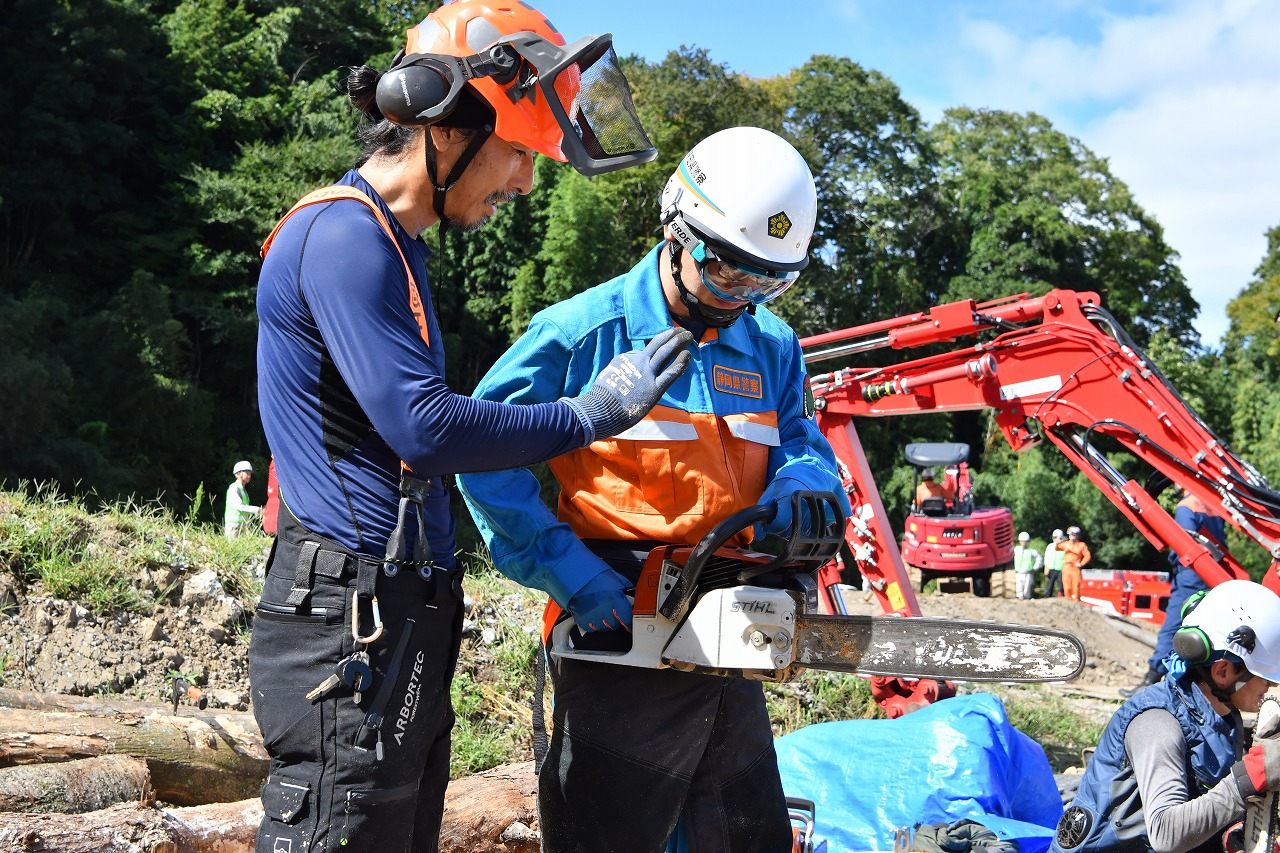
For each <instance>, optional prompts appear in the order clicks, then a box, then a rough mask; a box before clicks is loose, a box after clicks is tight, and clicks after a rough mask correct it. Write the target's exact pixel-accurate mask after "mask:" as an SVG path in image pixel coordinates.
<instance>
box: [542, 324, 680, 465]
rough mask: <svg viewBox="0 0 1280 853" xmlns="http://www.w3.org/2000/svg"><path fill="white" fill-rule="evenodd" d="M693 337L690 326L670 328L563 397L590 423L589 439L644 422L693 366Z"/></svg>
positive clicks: (620, 357)
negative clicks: (580, 390) (690, 348)
mask: <svg viewBox="0 0 1280 853" xmlns="http://www.w3.org/2000/svg"><path fill="white" fill-rule="evenodd" d="M691 343H693V335H691V334H689V332H688V330H686V329H678V328H670V329H667V330H666V331H664V332H662V333H660V334H659V335H658V336H657V337H655V338H654V339H653V340H651V341H649V345H648V346H647V347H645V348H644V350H631V351H630V352H624V353H622V354H621V355H618V356H615V357H614V359H613V361H611V362H609V364H608V365H606V366H605V368H604V370H602V371H600V375H599V376H597V377H596V380H595V383H594V384H593V385H592V386H591V388H590V389H588V391H587V393H585V394H583V395H581V396H579V397H564V398H562V399H563V401H564V402H566V403H568V404H569V405H570V406H572V407H573V408H574V410H575V411H576V412H577V413H578V418H579V419H580V420H581V421H582V423H583V425H584V426H585V427H586V428H587V433H588V434H587V442H586V443H587V444H590V443H591V442H593V441H595V440H596V439H599V438H610V437H612V436H615V435H617V434H618V433H620V432H624V431H625V430H628V429H630V428H631V427H633V426H635V425H636V424H638V423H640V421H641V420H642V419H643V418H644V416H645V415H647V414H648V413H649V410H650V409H652V408H653V407H654V406H655V405H657V403H658V401H659V400H661V399H662V395H663V394H665V393H666V391H667V388H669V387H670V386H671V383H672V382H675V381H676V379H678V378H679V377H680V374H681V373H684V370H685V368H686V367H688V366H689V361H690V359H692V358H693V356H691V355H690V354H689V352H688V346H689V344H691ZM584 446H585V445H584Z"/></svg>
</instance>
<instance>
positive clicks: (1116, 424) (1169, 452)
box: [801, 290, 1280, 616]
mask: <svg viewBox="0 0 1280 853" xmlns="http://www.w3.org/2000/svg"><path fill="white" fill-rule="evenodd" d="M983 332H994V333H995V336H994V337H993V338H991V339H990V340H988V341H985V342H982V341H977V342H974V343H971V344H968V345H963V346H960V345H957V346H956V348H955V349H952V350H951V351H949V352H942V353H938V354H934V355H927V356H923V357H921V358H917V359H914V360H909V361H904V362H902V363H899V364H894V365H892V366H888V367H869V368H857V367H844V368H841V369H838V370H835V371H832V372H829V373H823V374H819V375H816V376H813V377H812V378H811V387H812V390H813V394H814V399H815V405H816V410H817V414H816V417H817V421H818V426H819V428H820V429H821V430H822V432H823V434H824V435H826V437H827V438H828V440H830V441H831V444H832V446H833V448H834V450H835V453H836V456H837V459H838V460H839V462H840V466H841V474H842V477H843V479H844V486H845V489H846V491H848V493H849V496H850V500H851V503H852V504H853V513H852V515H851V517H850V519H849V521H848V523H847V526H846V531H845V539H846V544H847V545H848V549H849V552H850V553H851V554H852V555H853V557H854V559H855V560H856V561H857V564H858V568H859V570H860V572H861V573H862V575H863V577H864V578H866V579H867V580H868V581H869V585H870V587H871V589H872V590H873V591H874V592H875V594H876V596H877V598H878V599H879V602H880V605H881V607H882V609H883V610H884V611H885V612H886V613H899V614H902V615H907V616H913V615H919V613H920V610H919V606H918V603H917V601H916V598H915V595H914V593H913V592H912V589H911V584H910V583H909V581H908V580H907V575H906V572H905V569H904V567H903V563H902V558H901V555H900V553H899V551H898V546H897V542H896V540H895V537H894V534H893V531H892V530H891V529H890V528H889V527H888V523H887V521H886V518H885V514H884V508H883V506H882V504H881V501H880V496H879V493H878V491H877V489H876V486H875V483H874V481H873V480H872V479H871V475H870V469H869V466H868V465H867V462H866V458H865V456H864V454H863V452H862V447H861V443H860V442H859V441H858V438H857V433H856V431H855V429H854V426H853V418H854V417H855V416H858V417H891V416H896V415H906V414H917V413H924V412H947V411H963V410H976V409H991V410H993V411H994V412H995V420H996V423H997V425H998V426H999V428H1000V430H1001V432H1002V433H1003V435H1004V437H1005V439H1006V440H1007V441H1008V442H1009V445H1010V446H1011V447H1012V448H1013V449H1014V450H1015V451H1021V450H1025V449H1027V448H1028V447H1031V446H1033V445H1035V444H1036V443H1038V442H1039V441H1041V440H1043V439H1048V440H1049V441H1050V442H1051V443H1052V444H1053V445H1055V446H1056V447H1057V448H1058V449H1059V450H1060V451H1061V452H1062V453H1063V454H1064V455H1065V456H1066V457H1067V458H1068V459H1070V460H1071V461H1072V462H1073V463H1074V464H1075V465H1076V466H1077V467H1078V468H1079V469H1080V470H1081V471H1083V472H1084V473H1085V475H1086V476H1087V477H1089V479H1090V480H1091V481H1092V482H1093V483H1094V484H1095V485H1096V486H1097V487H1098V488H1099V489H1100V490H1101V491H1102V492H1103V494H1105V495H1106V496H1107V497H1108V498H1110V500H1111V501H1112V503H1114V504H1115V505H1116V506H1117V507H1118V508H1119V509H1120V511H1121V512H1122V513H1124V515H1125V516H1126V517H1127V518H1128V519H1129V520H1130V521H1131V522H1132V523H1133V525H1134V526H1135V527H1136V528H1137V529H1138V530H1139V531H1141V532H1142V534H1143V535H1144V536H1145V537H1146V538H1147V540H1148V541H1149V542H1151V544H1152V545H1154V546H1155V547H1156V548H1159V549H1162V550H1163V549H1165V548H1171V549H1172V550H1173V551H1174V552H1175V553H1177V554H1178V557H1179V559H1180V560H1181V561H1182V562H1183V563H1184V564H1186V565H1189V566H1191V567H1192V568H1193V569H1194V570H1195V571H1196V573H1197V574H1199V575H1200V576H1201V577H1202V578H1204V579H1205V581H1206V582H1207V583H1208V584H1209V585H1210V586H1213V585H1216V584H1219V583H1221V582H1223V581H1225V580H1228V579H1231V578H1246V577H1248V575H1247V573H1246V572H1245V570H1244V568H1243V567H1242V566H1241V565H1240V564H1239V562H1238V561H1236V559H1235V558H1234V557H1232V556H1231V555H1230V554H1229V553H1227V552H1225V551H1223V550H1221V549H1220V548H1219V547H1218V546H1217V545H1216V544H1215V543H1213V542H1211V541H1209V540H1206V539H1203V538H1201V537H1198V536H1196V535H1195V534H1192V533H1190V532H1188V531H1186V530H1184V529H1183V528H1182V527H1180V526H1179V525H1178V524H1177V523H1176V522H1175V521H1174V519H1173V517H1172V515H1170V513H1169V512H1168V511H1167V510H1165V509H1164V508H1163V507H1161V506H1160V504H1159V503H1158V502H1157V500H1156V496H1157V495H1159V493H1160V492H1161V491H1162V490H1163V489H1164V488H1166V487H1167V486H1168V485H1169V484H1170V483H1174V484H1177V485H1179V486H1182V487H1183V488H1185V489H1186V490H1187V491H1188V492H1189V493H1191V494H1193V495H1195V496H1196V497H1198V498H1199V499H1200V500H1201V501H1203V502H1204V503H1205V505H1206V506H1208V507H1210V508H1212V509H1214V511H1215V512H1217V513H1218V514H1219V515H1221V516H1222V517H1223V518H1224V519H1226V520H1227V521H1228V523H1230V524H1231V525H1233V526H1234V527H1235V528H1236V529H1237V530H1239V531H1240V532H1241V533H1243V534H1244V535H1245V536H1247V537H1249V538H1250V539H1252V540H1253V541H1255V542H1257V543H1258V544H1259V545H1260V546H1262V547H1263V548H1264V549H1265V550H1266V551H1267V553H1268V554H1270V556H1271V558H1272V567H1271V569H1270V570H1268V572H1267V574H1266V578H1265V580H1264V583H1265V584H1266V585H1267V586H1269V587H1270V588H1272V589H1275V590H1276V591H1277V592H1280V574H1277V561H1278V560H1280V493H1277V492H1276V491H1274V490H1273V489H1271V487H1270V486H1269V485H1268V484H1267V481H1266V479H1265V478H1264V477H1263V476H1262V475H1261V474H1260V473H1259V472H1258V471H1257V470H1256V469H1255V468H1254V467H1253V466H1251V465H1250V464H1249V463H1247V462H1245V461H1244V460H1243V459H1241V458H1240V457H1239V456H1237V455H1236V454H1235V453H1234V452H1233V451H1232V450H1231V449H1230V448H1229V447H1228V446H1227V445H1226V444H1225V443H1224V442H1223V441H1222V440H1221V439H1220V438H1219V437H1218V436H1217V435H1215V434H1214V432H1213V430H1212V429H1210V428H1209V426H1208V425H1207V424H1205V422H1204V421H1203V420H1201V418H1200V417H1199V416H1198V415H1197V414H1196V413H1195V412H1194V411H1193V410H1192V408H1191V407H1190V406H1189V405H1188V404H1187V402H1186V401H1185V400H1183V399H1182V397H1181V396H1179V394H1178V392H1177V390H1176V389H1175V388H1174V387H1173V386H1172V385H1171V384H1170V383H1169V381H1168V380H1167V379H1166V378H1165V376H1164V375H1163V374H1162V373H1161V372H1160V370H1159V368H1158V367H1156V365H1155V364H1154V363H1152V362H1151V361H1150V360H1149V359H1148V358H1147V357H1146V356H1145V355H1144V354H1143V352H1142V351H1141V350H1140V349H1139V348H1138V346H1137V345H1136V344H1135V343H1134V342H1133V341H1132V339H1130V337H1129V336H1128V334H1127V333H1126V332H1125V331H1124V330H1123V329H1122V328H1121V327H1120V326H1119V324H1118V323H1117V322H1116V321H1115V319H1114V318H1113V317H1112V316H1111V315H1110V314H1109V313H1108V312H1107V311H1106V310H1104V309H1103V308H1102V305H1101V300H1100V299H1099V297H1098V295H1097V294H1095V293H1088V292H1077V291H1070V290H1054V291H1051V292H1049V293H1047V294H1046V295H1044V296H1041V297H1031V296H1029V295H1027V294H1021V295H1018V296H1012V297H1008V298H1006V299H1001V300H996V301H993V302H987V303H981V304H979V303H975V302H974V301H973V300H962V301H959V302H952V303H949V304H946V305H940V306H937V307H935V308H933V309H931V310H930V311H927V312H920V313H916V314H911V315H908V316H905V317H899V318H895V319H891V320H884V321H880V322H876V323H870V324H867V325H864V326H859V327H856V328H852V329H846V330H843V331H838V332H830V333H826V334H821V335H815V336H812V337H808V338H805V339H803V340H802V341H801V345H802V346H803V347H804V350H805V360H806V362H807V363H809V364H814V363H818V362H822V361H829V360H833V359H837V358H845V359H848V358H849V357H851V356H854V355H856V354H858V353H863V352H868V351H871V350H876V349H883V348H890V349H912V348H917V347H925V346H935V345H942V344H957V342H958V341H959V340H960V339H963V338H976V337H977V336H978V335H979V333H983ZM1104 438H1105V439H1109V441H1101V440H1102V439H1104ZM1104 448H1105V452H1104ZM1119 452H1124V453H1127V454H1128V455H1130V456H1132V457H1134V458H1136V459H1138V460H1140V461H1141V462H1142V463H1143V465H1142V466H1140V467H1142V468H1143V469H1144V471H1145V472H1146V475H1145V477H1144V482H1143V483H1139V482H1137V481H1136V480H1135V479H1133V478H1132V477H1130V476H1127V475H1126V474H1125V473H1122V471H1121V470H1120V468H1119V467H1117V464H1118V463H1115V462H1113V461H1112V459H1113V458H1114V455H1115V454H1117V453H1119ZM1120 467H1126V468H1131V467H1133V466H1123V465H1122V466H1120ZM841 568H843V567H842V566H839V565H835V564H828V565H827V566H826V567H824V568H823V570H822V572H821V573H820V574H819V585H820V587H821V588H822V589H823V591H824V593H825V595H824V601H825V602H826V604H827V606H829V607H831V608H832V609H833V610H839V597H838V596H833V595H831V594H830V590H831V588H832V584H834V583H835V582H836V581H837V580H838V578H839V571H840V569H841Z"/></svg>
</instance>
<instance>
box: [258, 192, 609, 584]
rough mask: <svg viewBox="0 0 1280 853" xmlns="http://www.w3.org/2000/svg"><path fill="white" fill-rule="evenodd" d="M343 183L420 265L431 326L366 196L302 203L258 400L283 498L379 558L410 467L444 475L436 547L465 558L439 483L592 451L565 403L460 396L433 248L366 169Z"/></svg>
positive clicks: (270, 296)
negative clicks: (448, 366) (452, 382)
mask: <svg viewBox="0 0 1280 853" xmlns="http://www.w3.org/2000/svg"><path fill="white" fill-rule="evenodd" d="M338 183H340V184H346V185H349V186H354V187H356V188H358V189H360V190H362V191H363V192H364V193H366V194H367V195H368V196H369V197H370V198H372V199H373V201H374V203H375V204H377V205H378V206H379V207H380V208H381V209H382V212H383V214H384V215H385V216H386V217H387V219H388V221H389V222H390V223H391V225H392V229H393V231H394V233H395V237H396V242H397V243H398V244H399V246H400V250H401V251H402V252H403V253H404V257H405V259H406V260H407V261H408V263H409V265H410V267H411V268H412V270H413V275H414V278H415V280H416V282H417V286H418V291H419V294H420V297H421V300H422V303H423V306H424V308H425V312H426V317H427V328H428V338H429V340H430V344H429V345H428V344H426V343H424V341H423V336H422V333H421V331H420V330H419V327H418V325H417V322H416V321H415V319H414V316H413V313H412V310H411V308H410V305H409V297H408V293H409V291H408V287H409V285H408V279H407V276H406V274H405V269H404V263H403V262H402V261H401V258H400V254H399V253H397V252H396V248H395V246H393V245H392V244H391V241H390V240H389V239H388V237H387V233H386V231H384V230H383V228H382V226H381V225H379V224H378V221H377V219H376V218H375V217H374V215H373V212H372V211H371V210H369V209H368V207H367V206H365V205H364V204H362V203H360V202H359V201H353V200H336V201H329V202H324V203H319V204H313V205H310V206H308V207H304V208H301V209H300V210H298V211H297V212H296V213H294V214H293V215H292V216H291V217H289V219H288V221H287V222H286V223H285V224H284V225H283V226H282V227H281V229H280V231H279V233H278V234H277V235H276V238H275V241H274V243H273V244H272V246H271V249H270V251H269V253H268V254H267V257H266V259H265V260H264V262H263V267H262V274H261V276H260V278H259V283H258V319H259V324H260V325H259V331H258V399H259V406H260V409H261V414H262V424H263V428H264V430H265V431H266V436H267V441H268V443H269V444H270V446H271V451H272V454H273V455H274V457H275V461H276V472H277V477H278V480H279V483H280V494H281V497H282V500H283V501H284V503H285V505H286V506H287V507H288V508H289V510H290V511H291V512H292V513H293V514H294V516H295V517H297V518H298V520H299V521H301V522H302V523H303V524H304V525H306V526H307V527H308V528H309V529H310V530H312V531H314V532H316V533H318V534H320V535H322V536H326V537H329V538H330V539H333V540H335V541H337V542H340V543H341V544H343V545H346V546H347V547H349V548H352V549H354V550H356V551H359V552H361V553H365V554H368V555H371V556H375V557H381V556H382V554H383V552H384V550H385V547H386V541H387V538H388V536H389V535H390V533H391V530H392V528H393V527H394V526H395V522H396V509H397V505H398V501H399V481H400V461H401V460H404V461H405V462H406V463H407V464H408V465H409V467H410V468H412V469H413V471H414V473H415V474H416V475H418V476H420V477H424V478H425V477H433V478H436V482H434V483H433V487H432V489H431V494H432V496H433V497H432V499H431V500H430V501H429V504H430V505H429V507H428V511H427V513H426V515H427V532H428V540H429V542H430V545H431V549H432V552H433V554H434V555H435V557H436V559H437V561H438V562H440V563H441V564H443V565H450V564H452V562H453V552H454V541H453V530H454V527H453V519H452V517H451V516H450V514H449V503H448V496H447V494H446V493H445V490H444V489H443V487H442V486H441V485H440V483H439V481H438V475H442V474H454V473H458V472H463V471H491V470H496V469H501V468H508V467H517V466H525V465H529V464H532V463H534V462H537V461H540V460H543V459H548V458H551V457H553V456H558V455H560V454H561V453H564V452H566V451H569V450H573V449H575V448H578V447H581V446H582V445H583V443H584V442H585V441H586V437H587V436H586V430H585V428H584V426H583V425H582V423H581V422H580V420H579V419H578V417H577V415H576V414H575V412H574V410H573V409H572V408H571V407H570V406H568V405H566V404H564V403H559V402H556V403H547V404H539V405H527V406H524V405H506V404H501V403H494V402H488V401H484V400H474V399H472V398H470V397H467V396H462V395H459V394H455V393H453V392H452V391H451V390H450V389H449V388H448V386H446V385H445V380H444V373H445V371H444V346H443V341H442V339H441V334H440V329H439V327H438V326H437V324H436V319H435V316H434V312H433V311H432V308H431V294H430V289H429V288H428V286H427V270H426V258H427V257H428V255H429V252H428V251H427V249H426V247H425V246H423V245H422V244H421V243H420V242H418V241H417V240H415V239H413V238H412V237H411V236H410V235H409V234H408V233H407V232H406V231H405V230H404V229H403V228H402V227H401V226H400V224H399V223H398V222H397V221H396V219H395V217H394V216H393V215H392V214H391V211H390V209H388V208H387V206H386V204H385V203H384V202H383V201H382V199H381V198H380V197H379V196H378V194H377V192H375V191H374V189H373V187H371V186H370V185H369V184H368V183H366V182H365V181H364V179H363V178H362V177H361V176H360V175H359V173H358V172H356V171H354V170H353V171H351V172H348V173H347V174H346V175H345V176H344V177H343V178H342V180H341V181H339V182H338Z"/></svg>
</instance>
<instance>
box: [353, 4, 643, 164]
mask: <svg viewBox="0 0 1280 853" xmlns="http://www.w3.org/2000/svg"><path fill="white" fill-rule="evenodd" d="M467 86H469V87H471V91H472V92H473V93H474V94H476V95H478V96H479V97H480V98H481V99H482V100H483V101H484V102H485V103H486V104H487V105H488V106H489V108H490V109H492V110H493V113H494V126H493V133H494V134H495V135H496V136H498V137H499V138H500V139H503V140H506V141H507V142H514V143H517V144H520V145H526V146H528V147H529V148H532V149H533V150H534V151H537V152H539V153H541V154H544V155H546V156H547V157H551V158H553V159H556V160H560V161H562V162H565V161H567V162H569V163H571V164H573V166H574V168H576V169H577V170H578V171H579V172H582V173H583V174H585V175H594V174H599V173H601V172H607V171H612V170H614V169H620V168H624V167H626V166H630V165H635V164H638V163H646V162H648V161H650V160H652V159H653V158H654V157H656V156H657V153H658V152H657V149H656V148H654V147H653V144H652V143H651V142H650V141H649V139H648V137H647V136H646V135H645V132H644V129H643V128H642V127H641V125H640V120H639V119H638V118H637V117H636V114H635V108H634V106H633V104H632V102H631V90H630V88H629V87H628V86H627V79H626V76H625V75H623V73H622V71H621V69H620V68H619V67H618V64H617V56H616V54H615V53H614V51H613V38H612V36H610V35H608V34H606V35H603V36H587V37H586V38H582V39H579V40H578V41H575V42H573V43H572V44H568V45H566V44H565V40H564V37H563V36H561V35H560V33H559V31H558V30H556V28H555V27H554V26H552V25H551V22H550V21H548V20H547V19H546V17H545V16H544V15H543V14H542V13H541V12H539V11H537V10H536V9H533V8H532V7H530V6H527V5H525V4H524V3H522V2H518V0H456V1H455V2H452V3H446V4H445V5H443V6H441V7H440V8H439V9H437V10H436V11H435V12H432V13H431V14H430V15H428V16H427V17H426V18H425V19H424V20H423V21H422V23H420V24H418V25H417V26H416V27H413V28H412V29H410V30H409V32H408V35H407V37H406V39H405V47H404V52H403V54H401V55H400V56H398V57H397V59H396V62H395V65H394V67H393V68H392V69H391V70H390V71H388V72H387V73H386V74H385V75H383V79H382V80H380V81H379V85H378V106H379V108H380V109H381V110H382V112H383V114H384V115H385V116H386V117H387V118H389V119H391V120H392V121H393V122H396V123H397V124H411V125H421V124H435V123H438V122H440V121H442V120H444V118H445V117H446V116H447V115H448V113H449V112H450V111H451V110H453V108H454V107H455V106H456V104H457V102H458V97H459V95H460V94H461V92H462V90H463V89H464V88H465V87H467Z"/></svg>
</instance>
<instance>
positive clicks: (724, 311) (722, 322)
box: [667, 242, 754, 329]
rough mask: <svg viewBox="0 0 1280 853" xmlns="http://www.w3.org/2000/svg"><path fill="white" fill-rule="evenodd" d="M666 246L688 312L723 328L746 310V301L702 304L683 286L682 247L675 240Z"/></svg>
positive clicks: (713, 326)
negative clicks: (726, 305)
mask: <svg viewBox="0 0 1280 853" xmlns="http://www.w3.org/2000/svg"><path fill="white" fill-rule="evenodd" d="M667 247H668V250H669V253H670V255H671V277H672V278H673V279H675V282H676V289H677V290H678V291H680V301H681V302H683V303H684V304H685V306H686V307H687V308H688V309H689V313H690V314H692V315H694V317H696V318H697V319H698V320H700V321H701V322H702V324H703V325H705V326H707V327H708V328H711V329H724V328H728V327H729V326H732V325H733V324H734V322H735V321H737V319H738V318H739V317H741V316H742V312H743V311H746V310H747V303H745V302H744V303H743V304H742V306H741V307H739V308H713V307H711V306H710V305H703V304H702V302H701V301H699V299H698V297H696V296H694V295H693V294H692V293H690V292H689V289H688V288H687V287H685V286H684V279H683V278H682V277H681V275H680V252H681V251H682V249H681V248H680V247H679V246H677V245H676V244H675V242H668V243H667ZM753 307H754V306H753ZM752 313H754V312H752Z"/></svg>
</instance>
